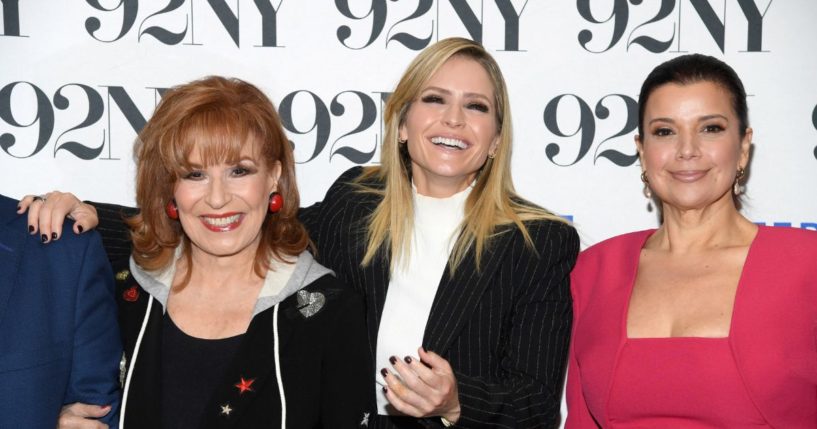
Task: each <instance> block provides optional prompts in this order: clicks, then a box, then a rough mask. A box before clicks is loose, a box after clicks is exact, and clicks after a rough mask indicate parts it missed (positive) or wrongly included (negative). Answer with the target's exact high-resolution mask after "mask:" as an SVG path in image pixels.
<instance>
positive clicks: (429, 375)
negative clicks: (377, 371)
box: [381, 348, 460, 423]
mask: <svg viewBox="0 0 817 429" xmlns="http://www.w3.org/2000/svg"><path fill="white" fill-rule="evenodd" d="M417 351H418V353H419V356H420V360H417V359H415V358H412V357H410V356H406V357H405V358H403V359H400V358H399V357H392V359H391V363H392V367H393V369H394V371H396V372H397V375H399V378H398V377H397V376H395V374H394V373H393V372H389V371H388V370H386V369H385V368H384V369H383V370H382V371H381V372H383V373H384V378H385V380H386V387H385V388H384V390H385V392H386V398H387V399H388V400H389V402H390V403H391V404H392V405H393V406H394V408H396V409H397V410H398V411H400V412H402V413H404V414H407V415H409V416H412V417H435V416H441V417H443V418H445V419H446V420H448V421H449V422H451V423H455V422H456V421H457V420H459V418H460V399H459V394H458V392H457V379H456V378H455V377H454V371H453V370H452V369H451V365H449V364H448V361H447V360H445V359H443V358H442V357H441V356H440V355H438V354H436V353H434V352H426V351H425V350H423V348H419V349H418V350H417Z"/></svg>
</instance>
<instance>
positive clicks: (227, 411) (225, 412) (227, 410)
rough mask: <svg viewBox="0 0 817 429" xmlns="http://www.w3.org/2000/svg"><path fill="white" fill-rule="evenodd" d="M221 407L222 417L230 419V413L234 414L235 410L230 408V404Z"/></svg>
mask: <svg viewBox="0 0 817 429" xmlns="http://www.w3.org/2000/svg"><path fill="white" fill-rule="evenodd" d="M219 407H221V415H222V416H225V417H230V413H232V412H233V409H232V408H230V404H224V405H219Z"/></svg>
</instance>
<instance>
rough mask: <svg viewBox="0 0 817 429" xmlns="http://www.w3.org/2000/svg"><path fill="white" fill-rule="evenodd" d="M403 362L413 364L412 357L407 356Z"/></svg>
mask: <svg viewBox="0 0 817 429" xmlns="http://www.w3.org/2000/svg"><path fill="white" fill-rule="evenodd" d="M403 360H404V361H406V363H408V364H410V363H411V356H406V357H404V358H403Z"/></svg>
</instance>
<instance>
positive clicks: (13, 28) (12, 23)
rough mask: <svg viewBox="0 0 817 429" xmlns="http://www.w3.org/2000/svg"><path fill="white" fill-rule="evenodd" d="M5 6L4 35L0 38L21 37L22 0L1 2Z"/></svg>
mask: <svg viewBox="0 0 817 429" xmlns="http://www.w3.org/2000/svg"><path fill="white" fill-rule="evenodd" d="M0 4H2V5H3V33H2V34H0V36H17V37H20V0H0Z"/></svg>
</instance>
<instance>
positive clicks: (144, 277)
mask: <svg viewBox="0 0 817 429" xmlns="http://www.w3.org/2000/svg"><path fill="white" fill-rule="evenodd" d="M179 249H180V248H179ZM179 249H177V251H176V257H178V256H179V255H180V253H181V252H180V251H179ZM270 265H271V266H273V267H275V266H278V267H279V269H280V268H288V267H284V266H283V265H282V263H281V262H278V261H274V260H273V261H270ZM130 271H131V273H132V274H133V278H134V279H136V281H137V282H138V283H139V285H140V286H141V287H142V289H144V290H145V292H147V293H148V294H149V295H150V296H152V297H153V298H155V299H156V300H157V301H159V303H161V304H162V307H163V311H167V297H168V294H169V293H170V285H171V283H172V282H173V276H174V275H175V273H176V260H175V258H174V260H173V263H171V264H170V266H168V267H167V268H164V269H162V270H158V271H147V270H144V269H143V268H142V267H140V266H138V265H136V262H134V260H133V257H131V258H130ZM291 271H292V273H291V275H290V277H289V280H287V282H286V284H284V286H283V288H281V287H277V286H275V284H274V281H273V280H272V279H273V278H275V275H267V276H266V278H265V279H264V286H263V287H262V288H261V292H260V293H259V294H258V300H257V301H256V302H255V308H254V309H253V313H252V315H253V317H255V315H256V314H258V313H260V312H262V311H264V310H267V309H269V308H271V307H272V306H274V305H275V304H277V303H279V302H281V301H283V300H285V299H287V298H288V297H290V296H292V295H294V294H295V293H296V292H298V291H299V290H301V289H303V288H305V287H306V286H308V285H309V284H311V283H312V282H314V281H315V280H317V279H319V278H321V277H323V276H325V275H327V274H332V275H334V273H333V272H332V270H330V269H329V268H326V267H324V266H323V265H321V264H319V263H317V262H316V261H315V259H314V258H313V257H312V255H311V254H310V253H309V252H306V251H304V252H302V253H301V254H300V255H298V258H297V260H296V261H295V266H294V268H292V270H291Z"/></svg>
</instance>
